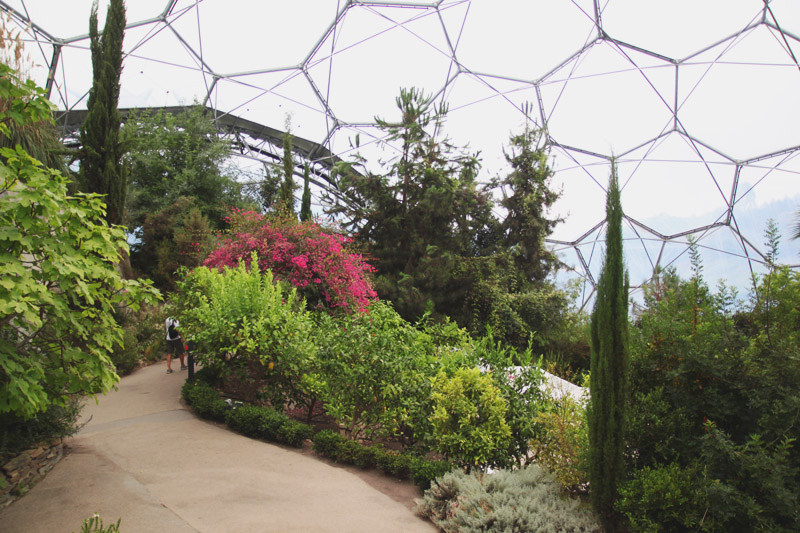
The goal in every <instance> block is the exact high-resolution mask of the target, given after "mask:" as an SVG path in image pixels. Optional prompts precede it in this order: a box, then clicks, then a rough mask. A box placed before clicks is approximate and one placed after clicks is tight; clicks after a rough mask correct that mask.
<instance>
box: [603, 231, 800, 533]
mask: <svg viewBox="0 0 800 533" xmlns="http://www.w3.org/2000/svg"><path fill="white" fill-rule="evenodd" d="M768 235H769V233H768ZM693 262H694V261H693ZM756 283H757V290H755V291H754V295H753V298H752V299H751V300H750V301H749V302H748V303H746V304H745V302H742V301H739V300H738V299H737V296H736V293H735V292H734V291H732V290H731V289H729V288H727V287H726V286H725V285H724V284H722V283H721V284H720V285H719V286H718V287H717V289H716V291H715V292H712V291H711V290H710V289H709V288H708V286H707V285H706V283H705V281H704V280H703V279H702V277H701V276H698V274H697V269H695V272H693V276H692V278H691V279H689V280H682V279H680V278H679V277H678V276H677V275H676V274H675V272H674V270H673V269H668V270H665V271H663V272H661V273H660V274H659V277H658V278H657V279H655V280H654V281H653V282H652V283H651V286H650V287H649V288H648V289H647V290H646V298H645V309H644V310H643V312H642V313H641V314H640V315H639V316H638V317H637V320H636V322H635V323H634V326H633V327H632V328H631V329H630V331H631V373H630V376H631V383H630V385H631V398H630V403H629V408H628V410H629V417H628V431H627V434H628V437H627V446H628V449H629V451H630V453H629V454H627V463H628V471H629V472H630V473H631V474H630V477H629V479H628V480H627V481H626V482H625V483H624V484H623V486H622V488H621V495H622V498H621V500H620V502H619V505H618V508H619V510H620V512H622V513H623V514H625V515H626V516H627V517H628V518H629V519H630V522H631V524H632V529H633V530H634V531H648V530H653V529H660V530H664V531H764V532H766V531H770V532H772V531H794V530H797V529H798V527H799V526H800V522H799V521H798V520H799V518H798V515H797V513H796V509H797V508H798V505H799V504H798V495H799V494H800V490H798V487H799V486H800V475H799V474H800V461H799V460H798V458H799V457H800V455H798V453H797V447H796V446H797V445H796V442H797V439H798V438H800V433H799V432H798V429H797V427H798V424H797V420H798V413H800V411H799V410H798V409H800V398H798V395H797V394H796V391H797V388H798V387H800V367H798V365H797V364H796V361H797V359H796V358H797V353H798V330H799V329H800V328H798V323H799V322H798V311H797V309H800V307H798V305H799V304H800V298H799V297H798V295H800V289H799V287H800V284H799V283H800V276H798V274H797V272H795V271H793V270H792V269H789V268H786V267H776V268H775V269H774V271H772V272H768V273H766V274H764V275H763V276H759V277H757V278H756ZM768 293H769V294H771V296H770V298H769V302H771V303H770V304H769V305H766V304H767V299H766V298H764V295H766V294H768ZM756 295H758V296H756Z"/></svg>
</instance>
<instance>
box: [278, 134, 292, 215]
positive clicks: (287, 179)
mask: <svg viewBox="0 0 800 533" xmlns="http://www.w3.org/2000/svg"><path fill="white" fill-rule="evenodd" d="M282 162H283V182H282V183H281V189H280V191H279V193H278V194H279V196H278V204H279V206H280V207H281V208H282V209H285V210H286V212H287V213H291V214H294V212H295V211H294V189H295V185H294V159H293V158H292V134H291V133H289V128H288V121H287V128H286V133H284V134H283V161H282Z"/></svg>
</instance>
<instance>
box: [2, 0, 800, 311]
mask: <svg viewBox="0 0 800 533" xmlns="http://www.w3.org/2000/svg"><path fill="white" fill-rule="evenodd" d="M105 3H106V2H103V1H101V2H100V9H99V11H100V16H99V18H100V24H101V25H102V23H103V20H104V16H105V7H106V6H105ZM127 4H128V5H127V10H128V16H127V18H128V28H127V31H126V37H125V44H124V48H125V53H126V54H127V56H126V58H125V62H124V71H123V75H122V79H121V85H122V87H121V96H120V107H123V108H125V107H161V106H176V105H190V104H192V103H193V102H195V101H198V102H200V103H203V104H205V105H207V106H209V107H213V108H214V109H216V110H217V111H218V112H219V113H220V115H221V116H228V117H229V118H231V117H234V118H238V119H244V120H247V121H251V122H252V123H255V124H258V125H261V126H264V127H268V128H272V129H274V130H283V129H285V127H286V125H287V124H289V125H290V127H291V131H292V133H293V134H294V135H296V136H297V137H299V138H302V139H306V140H308V141H311V142H312V143H316V144H315V146H317V145H318V146H319V147H321V148H323V149H324V150H317V151H314V150H310V153H309V154H308V155H309V157H310V158H311V160H312V162H314V163H315V167H317V168H318V169H319V172H320V173H324V167H325V163H326V159H327V158H329V157H330V156H331V155H334V156H338V157H340V158H342V159H350V158H351V157H352V156H354V155H355V154H356V153H357V152H359V153H361V154H362V155H364V156H365V157H366V158H367V159H368V161H369V162H370V163H369V166H368V167H369V168H371V169H372V170H376V169H377V168H378V167H377V165H378V162H379V160H388V159H390V158H391V157H392V156H393V155H394V152H393V147H392V146H388V145H386V144H385V143H381V142H380V141H381V135H382V134H381V132H380V131H379V130H378V129H377V128H376V127H375V117H376V116H378V117H381V118H385V119H388V120H392V118H393V117H394V116H395V114H396V107H395V98H396V97H397V96H398V94H399V91H400V88H401V87H412V86H413V87H418V88H421V89H422V90H424V91H425V92H426V93H429V94H432V95H434V96H435V98H437V99H438V100H439V101H443V102H446V103H447V104H448V105H449V109H450V112H449V115H448V120H447V122H446V125H445V131H444V133H445V134H446V135H448V136H449V137H450V139H451V140H452V141H453V142H454V143H455V144H456V145H457V146H458V145H466V144H469V146H470V148H471V149H472V150H474V151H480V154H481V158H482V161H483V171H482V178H483V180H487V181H488V179H490V178H491V177H493V176H496V175H498V174H500V173H504V172H506V171H507V169H508V167H507V165H506V164H505V161H504V157H503V148H504V146H505V145H507V143H508V139H509V136H510V135H511V134H513V133H519V132H521V131H522V128H523V126H524V124H525V120H526V115H525V111H526V110H527V111H528V115H527V119H528V120H530V121H531V122H532V123H533V124H534V125H535V126H536V127H539V128H543V129H544V132H545V134H546V135H547V138H548V140H549V141H550V142H551V144H552V150H551V155H552V164H553V167H554V169H555V170H556V176H555V178H554V185H555V186H556V187H558V188H561V189H562V190H563V195H562V197H561V199H560V200H559V201H558V202H557V203H556V205H555V207H554V214H557V215H560V216H563V217H565V222H564V223H562V224H560V225H559V226H558V227H557V228H556V230H555V233H554V234H553V235H552V238H551V242H550V245H551V246H553V247H555V248H556V250H558V253H559V256H560V257H561V258H562V260H563V261H564V262H565V264H567V265H568V266H569V267H570V270H569V271H567V272H566V273H565V274H564V275H563V276H564V277H575V276H577V277H579V278H580V279H582V280H584V285H583V287H584V290H583V298H584V299H587V298H589V297H590V296H591V294H592V290H593V282H594V280H596V279H597V277H598V274H599V271H600V269H601V262H602V257H603V253H602V242H603V239H604V227H603V216H604V201H605V186H606V184H607V182H608V176H609V173H610V160H611V157H612V156H614V157H615V158H616V160H617V163H618V172H619V178H620V184H621V186H622V205H623V209H624V211H625V215H626V220H625V227H624V237H625V239H626V240H625V246H626V261H627V265H628V268H629V270H630V274H631V283H632V284H633V285H634V286H639V285H641V283H643V282H645V281H647V279H649V278H650V276H651V275H652V272H653V269H654V268H655V267H657V266H658V267H666V266H670V265H674V266H676V268H678V270H679V272H681V273H682V274H684V275H687V274H688V272H689V266H688V265H689V258H688V253H687V243H688V238H689V237H690V236H692V237H694V238H695V239H696V240H697V242H698V244H699V246H700V251H701V254H702V257H703V261H704V266H705V275H706V278H707V279H708V280H709V282H710V283H711V284H712V285H713V284H714V283H715V282H716V280H717V279H718V278H724V279H726V280H727V281H728V282H729V283H730V284H732V285H735V286H738V287H739V288H740V289H742V291H746V290H747V288H748V287H749V279H750V276H751V273H753V272H755V273H759V272H763V271H764V266H763V263H764V254H765V252H766V250H765V248H764V240H765V238H764V229H765V227H766V224H767V220H768V219H769V218H773V219H774V220H775V221H776V223H777V224H778V227H779V229H780V231H781V233H782V234H783V239H782V241H781V254H780V260H781V262H783V263H786V264H791V265H795V264H798V263H799V262H800V261H798V253H799V252H800V248H799V247H798V245H797V243H796V242H794V241H791V240H790V239H789V238H788V237H789V236H790V234H791V233H792V231H793V225H794V223H795V217H794V213H795V211H796V210H797V208H798V205H800V180H799V179H798V173H799V172H800V129H798V127H797V124H800V104H798V101H797V95H798V94H800V67H799V66H798V61H797V58H798V56H799V55H800V37H798V36H800V5H798V2H796V1H793V0H771V1H769V0H702V1H697V0H673V1H672V2H642V1H641V0H551V1H548V2H544V1H530V2H522V1H513V0H471V1H470V0H442V1H438V2H419V1H418V2H408V1H406V2H388V1H387V2H380V1H374V2H367V1H354V0H351V1H345V0H283V1H273V2H263V1H255V0H239V1H237V2H225V1H223V0H170V1H167V0H135V1H134V0H129V1H128V2H127ZM54 5H55V6H58V7H55V8H54ZM66 6H68V7H66ZM0 8H2V9H4V10H6V11H10V12H11V13H12V15H13V17H14V23H15V24H18V25H19V27H20V29H21V31H22V37H23V39H24V40H26V41H27V42H26V49H27V51H28V52H29V53H30V55H31V57H32V60H33V62H34V64H35V65H36V66H35V67H34V69H33V70H32V75H33V77H34V79H36V81H37V82H38V83H40V84H42V85H48V86H49V87H50V88H51V93H50V98H51V100H52V101H53V102H54V103H55V104H56V105H57V107H58V108H59V110H60V111H61V112H62V113H64V112H66V113H69V112H73V111H78V110H83V109H85V108H86V100H87V97H88V90H89V87H90V85H91V61H90V53H89V48H88V39H87V36H86V34H87V33H88V18H89V13H90V9H91V1H90V0H72V1H70V2H69V3H55V4H54V3H53V2H51V1H46V0H0ZM239 135H242V136H243V137H242V142H243V146H245V147H246V148H247V149H246V150H243V151H242V152H241V153H240V154H239V157H237V158H236V162H235V164H236V165H237V167H238V168H239V169H240V170H242V171H243V174H244V175H245V176H247V175H253V176H256V175H258V174H259V172H260V169H261V168H262V165H263V164H264V161H265V160H266V161H267V163H271V162H272V160H271V159H269V158H268V157H266V156H265V155H264V154H265V153H268V152H270V150H273V151H274V148H275V147H274V146H272V145H271V144H270V141H269V140H267V139H264V138H259V137H258V136H252V135H251V136H249V137H248V136H247V135H246V134H243V133H240V134H239ZM356 138H358V146H356ZM320 185H325V184H324V183H322V182H320ZM315 192H316V193H319V192H320V189H319V188H316V189H315ZM497 194H498V195H500V194H502V191H497Z"/></svg>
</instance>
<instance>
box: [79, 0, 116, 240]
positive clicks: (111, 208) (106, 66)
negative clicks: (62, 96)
mask: <svg viewBox="0 0 800 533" xmlns="http://www.w3.org/2000/svg"><path fill="white" fill-rule="evenodd" d="M124 36H125V2H124V0H110V2H109V5H108V12H107V14H106V24H105V27H104V28H103V33H102V35H100V34H99V33H98V30H97V2H95V3H94V5H93V6H92V13H91V16H90V17H89V38H90V47H91V51H92V70H93V82H92V88H91V90H90V91H89V101H88V103H87V106H88V113H87V115H86V121H85V122H84V124H83V126H82V127H81V143H82V145H83V154H82V157H81V178H82V181H83V183H84V186H85V187H86V189H87V190H88V191H89V192H94V193H98V194H104V195H106V198H105V201H106V205H107V212H106V220H107V221H108V223H109V224H121V223H122V221H123V220H122V217H123V212H124V208H125V195H126V193H127V180H126V177H125V174H124V172H123V169H122V165H121V159H122V154H123V150H122V147H121V144H120V142H119V125H120V117H119V110H118V109H117V104H118V102H119V78H120V74H121V73H122V40H123V38H124Z"/></svg>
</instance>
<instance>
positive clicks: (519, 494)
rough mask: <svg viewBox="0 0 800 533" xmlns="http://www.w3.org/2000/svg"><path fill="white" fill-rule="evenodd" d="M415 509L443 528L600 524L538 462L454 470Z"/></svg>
mask: <svg viewBox="0 0 800 533" xmlns="http://www.w3.org/2000/svg"><path fill="white" fill-rule="evenodd" d="M417 512H418V513H420V514H421V515H423V516H426V517H428V518H429V519H430V520H431V521H432V522H433V523H434V524H436V526H438V527H439V528H440V529H442V530H443V531H448V532H449V531H458V532H459V533H473V532H475V533H477V532H485V531H503V532H509V533H524V532H529V531H537V532H542V533H545V532H566V533H577V532H587V533H588V532H594V531H600V526H599V524H598V522H597V520H596V519H595V517H594V516H593V515H592V513H591V512H590V511H589V510H588V508H587V507H586V506H585V505H583V504H581V502H579V501H578V500H574V499H571V498H569V497H567V496H566V495H565V494H564V493H563V492H562V490H561V487H560V486H559V484H558V482H557V481H556V479H555V478H554V477H553V476H552V475H550V474H549V473H547V472H546V471H544V470H542V469H541V468H539V467H538V466H536V465H533V466H528V467H527V468H524V469H521V470H498V471H496V472H494V473H492V474H472V475H471V474H466V473H464V472H463V471H461V470H453V471H451V472H449V473H447V474H445V475H443V476H441V477H440V478H437V479H436V481H435V482H434V483H433V484H432V485H431V488H430V489H428V490H427V491H425V495H424V497H423V499H422V500H418V502H417Z"/></svg>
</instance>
